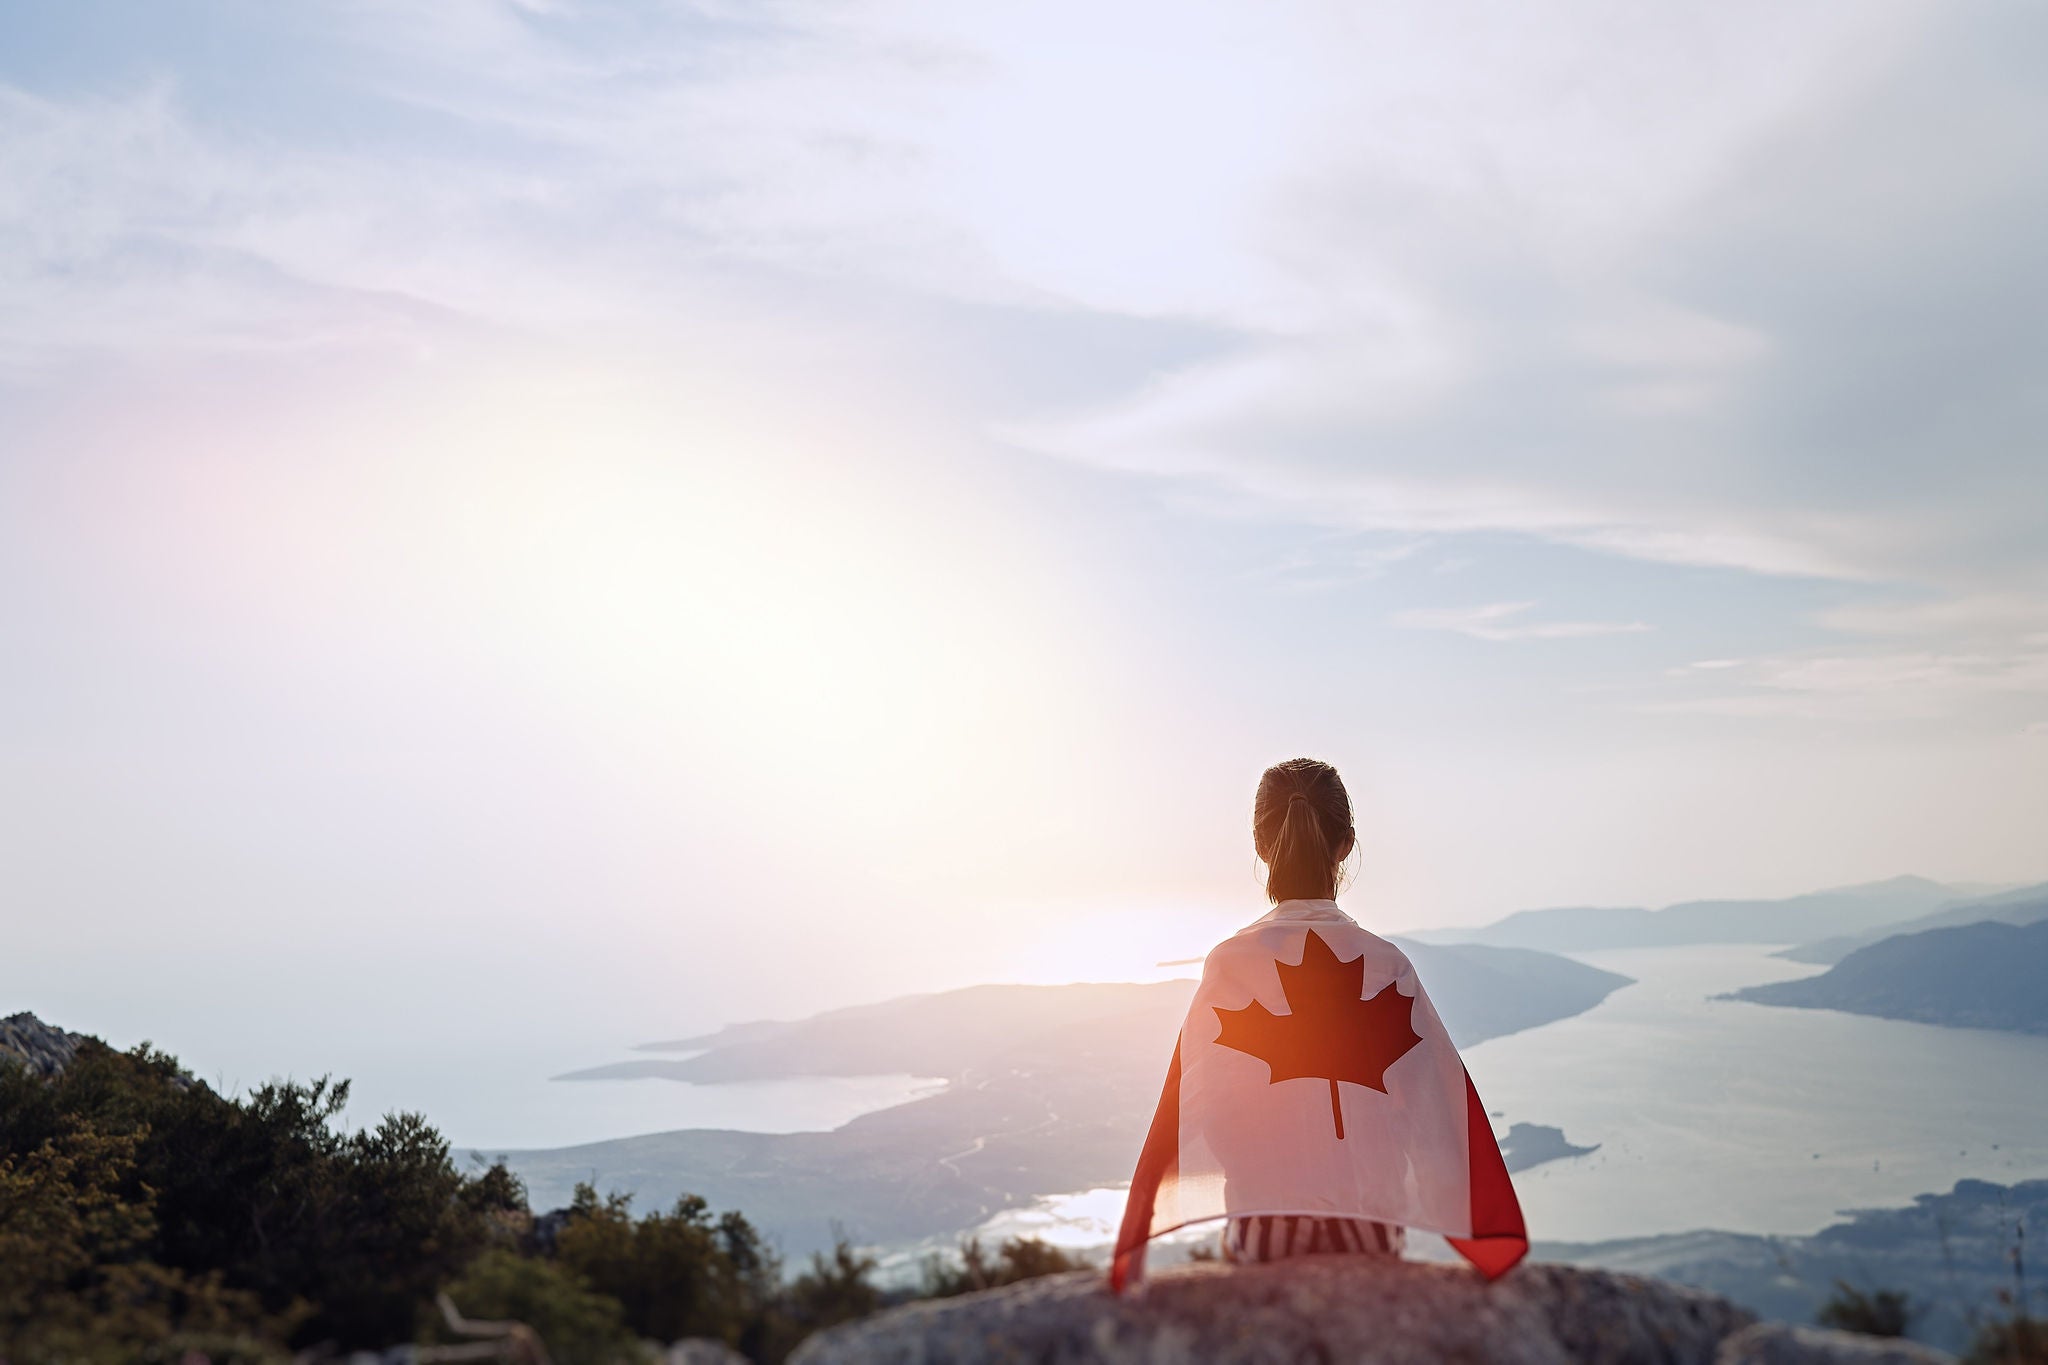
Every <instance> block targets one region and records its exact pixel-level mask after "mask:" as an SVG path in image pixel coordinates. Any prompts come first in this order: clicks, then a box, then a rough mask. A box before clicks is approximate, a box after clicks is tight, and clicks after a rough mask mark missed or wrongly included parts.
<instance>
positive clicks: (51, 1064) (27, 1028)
mask: <svg viewBox="0 0 2048 1365" xmlns="http://www.w3.org/2000/svg"><path fill="white" fill-rule="evenodd" d="M84 1040H85V1039H84V1035H83V1034H77V1033H66V1032H65V1031H64V1030H63V1029H60V1028H56V1027H53V1026H52V1025H49V1024H46V1023H44V1022H43V1021H42V1020H40V1019H38V1018H36V1017H35V1016H34V1015H33V1014H28V1013H22V1014H11V1015H9V1016H7V1018H5V1019H0V1062H18V1063H20V1064H21V1065H23V1066H26V1067H27V1068H28V1069H29V1070H30V1071H33V1072H35V1073H36V1075H38V1076H54V1075H56V1074H57V1073H58V1072H60V1071H62V1070H63V1069H64V1068H65V1067H67V1066H69V1065H71V1059H72V1058H73V1057H76V1056H77V1055H78V1045H79V1044H80V1043H81V1042H83V1041H84Z"/></svg>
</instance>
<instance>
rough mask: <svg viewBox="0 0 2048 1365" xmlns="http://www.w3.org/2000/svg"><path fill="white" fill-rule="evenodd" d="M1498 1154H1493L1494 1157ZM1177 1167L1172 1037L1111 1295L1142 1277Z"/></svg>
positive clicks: (1120, 1235) (1128, 1204) (1119, 1241)
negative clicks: (1164, 1193) (1158, 1204)
mask: <svg viewBox="0 0 2048 1365" xmlns="http://www.w3.org/2000/svg"><path fill="white" fill-rule="evenodd" d="M1487 1131H1488V1132H1489V1133H1490V1132H1492V1130H1491V1129H1488V1130H1487ZM1498 1155H1499V1154H1498V1153H1496V1154H1495V1156H1496V1158H1498ZM1179 1165H1180V1039H1178V1038H1176V1039H1174V1041H1173V1062H1172V1064H1171V1065H1170V1066H1168V1067H1167V1068H1166V1087H1165V1088H1164V1089H1163V1090H1161V1091H1160V1092H1159V1108H1158V1109H1157V1110H1155V1111H1154V1112H1153V1115H1152V1128H1151V1131H1150V1132H1148V1133H1146V1134H1145V1147H1144V1150H1143V1151H1141V1152H1139V1153H1138V1169H1137V1170H1136V1171H1135V1172H1133V1173H1132V1175H1131V1194H1130V1198H1129V1199H1127V1200H1125V1201H1124V1221H1123V1226H1122V1227H1121V1228H1119V1229H1118V1230H1117V1236H1116V1259H1115V1260H1113V1261H1111V1262H1110V1267H1109V1289H1110V1292H1111V1293H1113V1294H1118V1293H1122V1292H1123V1288H1124V1286H1125V1285H1127V1284H1131V1283H1134V1282H1136V1281H1137V1280H1138V1279H1139V1278H1141V1277H1142V1276H1143V1275H1144V1273H1145V1244H1146V1242H1148V1241H1150V1240H1151V1237H1152V1207H1153V1204H1154V1202H1155V1201H1157V1199H1158V1197H1159V1186H1160V1185H1161V1184H1162V1183H1163V1182H1164V1181H1166V1180H1167V1179H1168V1178H1170V1177H1171V1176H1172V1175H1173V1173H1174V1170H1175V1168H1176V1167H1178V1166H1179Z"/></svg>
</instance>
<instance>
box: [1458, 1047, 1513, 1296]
mask: <svg viewBox="0 0 2048 1365" xmlns="http://www.w3.org/2000/svg"><path fill="white" fill-rule="evenodd" d="M1465 1151H1466V1154H1467V1161H1468V1163H1469V1171H1470V1174H1469V1179H1470V1180H1471V1182H1472V1235H1471V1236H1470V1237H1447V1238H1445V1239H1444V1240H1445V1241H1447V1242H1449V1243H1450V1244H1451V1248H1452V1249H1453V1250H1454V1251H1456V1252H1457V1253H1458V1254H1459V1255H1460V1256H1463V1257H1464V1258H1465V1259H1466V1260H1468V1261H1470V1262H1471V1263H1472V1264H1473V1265H1474V1266H1475V1267H1477V1268H1478V1271H1479V1273H1480V1274H1482V1275H1484V1276H1485V1277H1486V1278H1487V1279H1489V1280H1497V1279H1499V1278H1500V1277H1501V1276H1503V1275H1505V1274H1507V1273H1508V1271H1510V1270H1512V1269H1513V1268H1514V1267H1515V1264H1516V1263H1517V1262H1518V1261H1520V1260H1521V1259H1522V1258H1523V1257H1524V1256H1526V1255H1528V1254H1529V1232H1528V1229H1527V1227H1526V1226H1525V1225H1524V1224H1523V1222H1522V1203H1521V1201H1520V1200H1519V1199H1516V1198H1515V1187H1514V1183H1513V1182H1512V1181H1510V1180H1509V1179H1508V1166H1507V1163H1506V1162H1505V1161H1502V1160H1501V1156H1500V1144H1499V1143H1498V1142H1496V1141H1494V1137H1493V1122H1492V1120H1490V1119H1489V1118H1487V1116H1486V1106H1485V1105H1483V1104H1481V1103H1480V1102H1479V1091H1478V1089H1477V1088H1476V1087H1474V1086H1473V1084H1472V1073H1471V1072H1469V1071H1468V1072H1466V1073H1465Z"/></svg>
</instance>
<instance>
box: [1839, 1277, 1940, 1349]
mask: <svg viewBox="0 0 2048 1365" xmlns="http://www.w3.org/2000/svg"><path fill="white" fill-rule="evenodd" d="M1915 1311H1916V1310H1915V1309H1914V1308H1913V1305H1912V1301H1911V1300H1910V1299H1909V1298H1907V1296H1906V1295H1904V1294H1902V1293H1900V1292H1899V1291H1898V1290H1896V1289H1873V1290H1872V1291H1871V1292H1870V1293H1868V1294H1865V1293H1864V1292H1863V1291H1862V1290H1860V1289H1858V1288H1856V1287H1855V1286H1854V1285H1852V1284H1850V1283H1849V1282H1848V1281H1847V1280H1836V1281H1835V1292H1834V1294H1833V1295H1831V1296H1830V1297H1829V1299H1828V1301H1827V1302H1826V1303H1824V1304H1822V1305H1821V1306H1820V1313H1819V1315H1818V1320H1819V1322H1820V1325H1821V1326H1823V1327H1833V1328H1835V1329H1836V1330H1838V1331H1843V1332H1861V1333H1862V1334H1863V1335H1865V1336H1871V1337H1902V1336H1904V1335H1906V1329H1907V1328H1908V1327H1909V1326H1911V1325H1912V1322H1913V1318H1914V1316H1915Z"/></svg>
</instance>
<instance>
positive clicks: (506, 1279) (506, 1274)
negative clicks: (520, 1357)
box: [425, 1248, 647, 1365]
mask: <svg viewBox="0 0 2048 1365" xmlns="http://www.w3.org/2000/svg"><path fill="white" fill-rule="evenodd" d="M446 1293H447V1295H448V1297H449V1299H450V1300H452V1301H453V1302H454V1304H455V1306H456V1308H457V1309H459V1310H460V1311H461V1313H462V1315H463V1316H464V1317H466V1318H498V1319H505V1318H510V1319H513V1320H515V1321H518V1322H522V1323H525V1324H526V1325H527V1326H528V1327H530V1328H532V1329H533V1330H534V1332H535V1333H536V1334H537V1335H538V1336H539V1337H540V1339H541V1340H542V1341H543V1342H545V1343H547V1348H548V1354H549V1356H550V1357H551V1358H552V1359H553V1360H554V1361H555V1362H556V1365H614V1363H615V1362H619V1361H631V1362H635V1363H636V1365H637V1363H638V1362H641V1361H643V1360H645V1358H646V1355H647V1352H646V1349H645V1348H644V1347H643V1346H642V1345H641V1343H640V1341H639V1339H638V1338H637V1337H635V1336H634V1335H633V1333H632V1332H631V1331H629V1330H628V1329H627V1327H626V1321H625V1313H624V1312H623V1311H622V1310H621V1309H620V1307H619V1301H618V1300H617V1299H615V1298H612V1297H611V1296H610V1295H608V1294H599V1293H597V1292H595V1291H594V1290H592V1289H591V1287H590V1286H589V1285H588V1284H586V1283H585V1282H584V1281H583V1280H582V1278H581V1277H579V1276H578V1275H576V1274H575V1273H574V1272H573V1271H570V1270H567V1269H564V1268H563V1267H561V1266H557V1265H554V1264H551V1263H550V1262H547V1261H543V1260H536V1259H534V1258H533V1257H530V1256H521V1255H518V1254H517V1253H515V1252H512V1251H507V1250H504V1249H502V1248H499V1249H494V1250H491V1251H487V1252H485V1253H484V1254H483V1255H482V1256H481V1257H479V1258H478V1259H477V1261H476V1264H474V1265H472V1266H471V1267H470V1268H469V1269H468V1270H466V1271H464V1272H463V1274H462V1276H461V1278H459V1279H457V1280H456V1281H455V1282H454V1283H452V1284H450V1285H449V1286H448V1288H447V1290H446ZM425 1335H427V1336H428V1337H429V1338H430V1339H432V1340H435V1341H460V1340H464V1338H460V1337H456V1336H453V1335H451V1334H450V1333H449V1332H448V1330H447V1329H446V1327H445V1326H442V1325H440V1324H439V1323H438V1321H437V1322H436V1323H435V1324H433V1325H430V1326H429V1328H428V1330H427V1332H426V1334H425Z"/></svg>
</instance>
